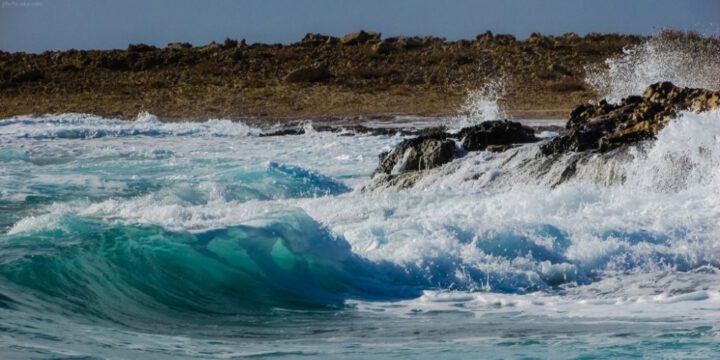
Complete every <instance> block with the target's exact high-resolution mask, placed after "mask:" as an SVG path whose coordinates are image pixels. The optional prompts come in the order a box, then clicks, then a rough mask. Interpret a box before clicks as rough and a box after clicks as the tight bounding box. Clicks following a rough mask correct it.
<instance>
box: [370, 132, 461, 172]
mask: <svg viewBox="0 0 720 360" xmlns="http://www.w3.org/2000/svg"><path fill="white" fill-rule="evenodd" d="M454 158H455V141H453V140H451V139H449V138H448V137H447V134H445V133H442V132H438V133H435V134H430V135H424V136H419V137H416V138H414V139H408V140H405V141H403V142H401V143H400V144H399V145H398V146H397V147H395V149H393V150H392V151H390V152H383V153H382V154H380V164H379V165H378V167H377V169H375V174H378V173H382V174H388V175H391V174H398V173H404V172H409V171H418V170H428V169H433V168H436V167H438V166H440V165H443V164H446V163H448V162H450V161H452V160H453V159H454Z"/></svg>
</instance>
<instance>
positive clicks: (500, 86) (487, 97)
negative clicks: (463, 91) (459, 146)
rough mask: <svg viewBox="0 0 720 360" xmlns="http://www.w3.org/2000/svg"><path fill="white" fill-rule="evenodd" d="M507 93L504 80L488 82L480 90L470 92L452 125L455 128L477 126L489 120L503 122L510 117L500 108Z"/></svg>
mask: <svg viewBox="0 0 720 360" xmlns="http://www.w3.org/2000/svg"><path fill="white" fill-rule="evenodd" d="M504 93H505V85H504V83H503V81H502V80H493V81H488V82H487V83H485V85H483V86H482V87H481V88H480V89H477V90H470V91H468V95H467V97H466V99H465V103H464V104H463V105H462V106H461V107H460V110H459V111H458V115H457V116H456V117H455V119H454V121H453V122H452V123H451V124H452V127H453V128H455V127H456V128H458V129H459V128H462V127H467V126H472V125H477V124H479V123H481V122H483V121H488V120H503V119H507V118H508V116H507V114H506V113H505V111H503V109H502V108H501V106H500V102H499V101H500V100H501V99H502V97H503V95H504Z"/></svg>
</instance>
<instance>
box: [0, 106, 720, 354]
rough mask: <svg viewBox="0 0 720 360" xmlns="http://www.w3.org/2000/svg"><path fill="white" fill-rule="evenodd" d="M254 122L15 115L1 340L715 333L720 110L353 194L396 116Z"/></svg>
mask: <svg viewBox="0 0 720 360" xmlns="http://www.w3.org/2000/svg"><path fill="white" fill-rule="evenodd" d="M306 127H307V128H308V130H309V129H311V125H307V126H306ZM262 132H263V129H259V128H254V127H251V126H248V125H246V124H243V123H237V122H230V121H226V120H212V121H208V122H200V123H162V122H159V121H157V119H156V118H154V117H153V116H152V115H149V114H143V115H141V116H139V118H138V119H137V120H135V121H130V122H126V121H121V120H112V119H103V118H99V117H96V116H90V115H80V114H66V115H59V116H45V117H39V118H31V117H18V118H13V119H9V120H5V121H3V122H0V318H1V319H2V323H3V326H4V329H5V330H2V331H3V337H1V338H0V344H1V345H2V346H3V347H4V348H5V350H0V353H5V354H9V355H17V354H20V353H24V352H26V351H32V352H35V353H37V354H40V355H41V356H42V357H52V356H83V355H87V354H97V353H104V354H122V355H121V356H125V357H133V356H138V354H140V355H139V356H141V357H148V358H173V357H218V358H220V357H233V356H248V355H262V356H265V355H267V356H272V355H273V354H275V355H278V354H284V355H287V356H290V357H301V356H306V355H313V354H315V355H323V356H330V355H328V354H337V353H340V354H344V355H347V356H350V357H352V356H360V354H363V353H364V352H363V351H369V352H372V353H377V354H383V351H385V350H382V348H383V346H386V349H390V348H392V349H396V346H398V344H402V343H405V342H408V341H410V342H417V349H419V350H421V351H424V356H427V357H431V356H433V355H437V354H438V353H441V351H440V350H439V348H437V347H435V345H432V344H437V342H438V341H440V342H443V341H455V342H457V344H458V345H457V346H458V347H459V349H465V350H467V351H481V350H483V349H485V350H487V349H494V350H493V351H499V350H497V349H499V348H498V347H499V346H500V347H502V346H503V345H502V344H503V343H506V342H508V341H511V340H508V337H510V338H512V336H514V335H513V334H517V333H518V332H522V331H530V332H535V333H536V334H538V337H539V338H538V339H537V340H534V341H537V343H533V344H524V345H523V346H524V347H522V346H521V348H522V349H535V350H537V351H541V353H542V351H547V344H548V342H553V341H554V342H555V343H556V344H558V343H559V344H571V343H572V342H573V341H575V342H576V344H577V343H579V344H581V345H578V346H579V347H574V346H575V345H567V346H569V349H570V350H569V353H573V351H576V352H577V354H582V353H587V349H591V348H592V347H593V346H594V345H593V344H594V342H593V341H594V340H593V337H594V336H596V335H597V334H606V335H608V336H616V335H617V336H620V335H618V334H624V333H628V332H629V333H633V334H638V335H637V336H648V337H649V338H654V339H656V340H657V344H655V343H653V344H651V345H649V349H650V350H651V351H656V350H657V351H660V350H659V349H662V348H663V346H665V345H664V344H665V343H664V342H663V341H662V340H659V339H662V338H655V337H656V336H665V335H667V336H674V337H675V338H676V339H686V338H688V339H689V338H695V339H700V340H698V341H704V342H707V343H708V344H711V347H710V348H709V349H712V348H713V347H712V346H714V347H715V348H716V347H717V344H716V342H715V338H716V334H717V329H716V328H715V326H714V325H712V324H714V323H716V322H717V321H718V320H720V318H719V317H718V315H717V314H718V313H720V312H718V311H717V310H718V309H720V281H718V276H717V268H718V267H719V266H720V261H718V259H720V243H719V242H718V241H717V239H718V236H719V235H720V224H719V223H718V220H717V219H719V218H720V198H718V197H717V196H716V195H715V194H717V193H718V192H719V191H720V167H719V166H718V165H719V164H720V112H717V111H714V112H707V113H701V114H696V113H690V112H688V113H683V114H681V116H680V117H679V118H678V119H677V120H675V121H673V122H672V123H671V124H670V125H669V126H668V127H666V128H665V129H664V130H663V131H662V132H661V133H660V134H659V136H658V138H657V140H656V141H653V142H647V143H643V144H640V145H638V146H636V147H631V148H628V149H623V150H622V151H617V152H615V153H609V154H608V153H606V154H586V155H582V156H581V155H577V154H568V155H560V156H556V157H551V158H540V157H539V156H538V144H529V145H524V146H522V147H519V148H515V149H511V150H509V151H506V152H504V153H489V152H477V153H470V154H467V155H466V156H464V157H462V158H459V159H457V160H455V161H453V162H451V163H449V164H446V165H444V166H442V167H440V168H437V169H433V170H432V171H430V172H429V173H428V174H427V175H426V176H425V177H423V178H422V179H421V180H420V181H419V182H418V183H417V185H416V186H415V187H413V188H411V189H407V190H403V191H396V190H391V189H385V190H382V189H381V190H377V191H374V192H363V191H360V189H361V188H362V187H363V185H365V184H367V182H368V181H369V177H370V174H371V173H372V171H373V169H374V168H375V166H376V165H377V155H378V154H379V153H380V152H381V151H384V150H389V149H391V148H392V147H393V146H395V145H396V144H397V143H399V142H400V141H402V140H403V138H404V137H403V136H400V135H396V136H369V135H362V134H358V135H354V136H347V134H343V133H330V132H315V131H306V133H305V134H304V135H297V136H275V137H263V136H259V135H260V134H261V133H262ZM546 136H553V134H546ZM569 168H571V169H572V171H569V170H568V169H569ZM30 314H33V315H32V316H30ZM38 319H39V320H38ZM518 319H520V321H519V322H518ZM438 320H440V321H438ZM308 324H312V325H308ZM649 324H650V325H649ZM678 324H682V325H678ZM22 329H34V330H32V331H29V333H28V331H26V330H22ZM68 329H71V330H68ZM362 329H375V330H372V331H371V330H365V331H363V330H362ZM403 329H405V330H403ZM568 329H572V330H571V331H570V332H572V333H573V334H574V335H573V336H575V337H573V338H572V339H568V338H567V336H570V335H569V333H568V331H569V330H568ZM148 332H150V333H154V334H155V335H152V336H146V335H143V334H146V333H148ZM328 332H329V333H333V334H335V335H334V336H336V338H333V339H334V340H333V339H331V340H328V339H327V338H326V337H323V336H322V335H321V334H324V333H328ZM88 334H91V335H90V336H88ZM198 334H202V336H199V335H198ZM498 334H500V335H498ZM658 334H659V335H658ZM209 338H214V339H216V341H215V342H212V341H209V340H208V339H209ZM359 339H362V340H359ZM477 339H485V340H482V341H478V340H477ZM488 339H490V340H488ZM348 341H349V342H360V343H361V344H360V345H358V346H359V348H360V349H361V350H357V351H358V352H354V351H356V350H352V349H351V348H342V346H343V345H342V344H345V343H347V342H348ZM566 341H567V343H566ZM631 341H632V339H631V340H628V339H626V338H624V337H618V338H617V344H616V345H617V346H619V347H620V348H622V347H623V346H625V344H627V343H628V342H631ZM108 343H110V344H112V345H111V347H113V351H110V350H107V349H105V350H103V347H102V346H101V344H108ZM271 343H272V344H275V345H269V344H271ZM123 344H124V345H123ZM127 344H133V345H132V346H129V345H127ZM238 344H241V345H242V346H240V348H238V346H239V345H238ZM278 344H281V345H282V346H277V347H278V348H280V349H281V350H279V351H280V353H273V352H267V349H268V348H269V347H270V348H272V347H276V345H278ZM425 346H428V347H427V348H425ZM563 346H565V345H563ZM654 346H657V347H656V348H655V347H654ZM316 348H319V349H323V350H314V349H316ZM340 349H342V350H340ZM504 349H505V350H502V351H499V352H498V354H500V355H499V356H501V355H503V354H505V355H507V356H516V355H518V354H522V351H525V350H522V351H521V350H519V349H520V348H516V347H514V345H508V347H506V348H504ZM543 349H544V350H543ZM573 349H574V350H573ZM653 349H655V350H653ZM680 350H681V351H685V350H686V349H680ZM680 350H679V351H680ZM318 351H319V352H318ZM388 351H389V350H388ZM503 351H505V352H503ZM517 351H521V352H520V353H518V352H517ZM631 353H632V351H631ZM353 354H354V355H353ZM386 354H387V353H386ZM697 355H700V356H701V357H702V355H703V354H702V353H698V354H697Z"/></svg>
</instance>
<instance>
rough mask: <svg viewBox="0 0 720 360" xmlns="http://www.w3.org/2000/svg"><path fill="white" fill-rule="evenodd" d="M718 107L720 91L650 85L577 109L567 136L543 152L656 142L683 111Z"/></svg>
mask: <svg viewBox="0 0 720 360" xmlns="http://www.w3.org/2000/svg"><path fill="white" fill-rule="evenodd" d="M718 107H720V92H717V91H711V90H706V89H693V88H685V87H678V86H675V85H673V84H672V83H670V82H659V83H655V84H652V85H650V86H648V87H647V88H646V89H645V91H644V93H643V94H642V96H629V97H627V98H624V99H622V101H620V102H619V103H617V104H610V103H608V102H607V101H605V100H602V101H600V102H599V103H597V104H583V105H580V106H578V107H577V108H575V110H573V112H572V113H571V114H570V119H569V120H568V122H567V125H566V127H567V134H566V135H563V136H559V137H557V138H555V139H553V140H551V141H549V142H547V143H545V144H543V145H542V146H541V151H542V153H543V154H544V155H552V154H561V153H566V152H572V151H576V152H577V151H588V150H597V151H601V152H605V151H608V150H612V149H615V148H618V147H621V146H623V145H627V144H634V143H637V142H640V141H644V140H648V139H653V138H654V137H655V135H656V134H657V133H658V132H660V130H662V129H663V128H665V126H667V124H668V123H669V121H670V120H672V119H674V118H675V117H676V116H677V114H678V112H680V111H684V110H692V111H706V110H710V109H714V108H718Z"/></svg>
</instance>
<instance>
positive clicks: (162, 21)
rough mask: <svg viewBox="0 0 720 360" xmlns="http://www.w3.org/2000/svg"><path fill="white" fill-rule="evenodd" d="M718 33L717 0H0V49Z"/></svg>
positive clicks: (28, 49)
mask: <svg viewBox="0 0 720 360" xmlns="http://www.w3.org/2000/svg"><path fill="white" fill-rule="evenodd" d="M665 28H673V29H683V30H694V31H698V32H700V33H703V34H706V35H713V34H720V0H593V1H588V0H546V1H540V0H503V1H500V0H497V1H490V0H475V1H472V0H414V1H411V0H361V1H349V0H235V1H231V0H115V1H110V0H0V50H4V51H12V52H15V51H25V52H42V51H45V50H65V49H71V48H75V49H125V48H127V45H128V44H130V43H146V44H152V45H156V46H165V45H166V44H167V43H170V42H177V41H183V42H190V43H192V44H193V45H204V44H207V43H209V42H211V41H218V42H219V41H222V40H224V39H225V38H228V37H229V38H233V39H242V38H244V39H246V40H247V42H248V43H254V42H263V43H292V42H296V41H298V40H299V39H301V38H302V37H303V36H304V35H305V34H306V33H309V32H312V33H323V34H331V35H336V36H337V35H342V34H345V33H349V32H353V31H358V30H360V29H365V30H372V31H379V32H381V33H382V34H383V36H384V37H389V36H395V35H434V36H441V37H446V38H447V39H449V40H457V39H472V38H474V37H475V35H477V34H479V33H482V32H485V31H486V30H490V31H492V32H494V33H508V34H513V35H515V36H516V37H518V38H525V37H527V36H528V35H529V34H530V33H532V32H540V33H542V34H551V35H561V34H563V33H566V32H576V33H578V34H580V35H583V34H586V33H589V32H600V33H608V32H613V33H630V34H643V35H650V34H654V33H657V32H658V31H659V30H662V29H665Z"/></svg>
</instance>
